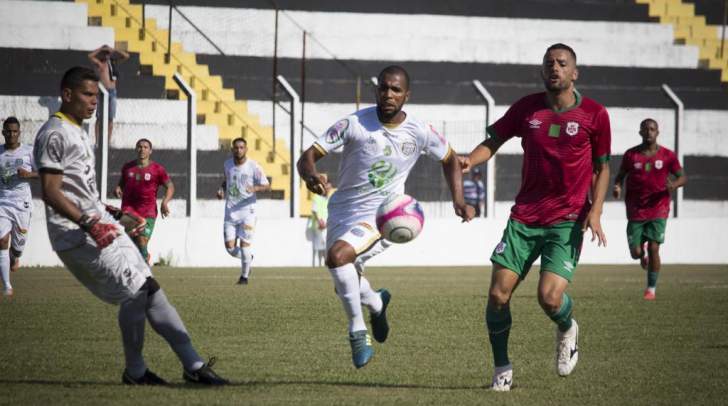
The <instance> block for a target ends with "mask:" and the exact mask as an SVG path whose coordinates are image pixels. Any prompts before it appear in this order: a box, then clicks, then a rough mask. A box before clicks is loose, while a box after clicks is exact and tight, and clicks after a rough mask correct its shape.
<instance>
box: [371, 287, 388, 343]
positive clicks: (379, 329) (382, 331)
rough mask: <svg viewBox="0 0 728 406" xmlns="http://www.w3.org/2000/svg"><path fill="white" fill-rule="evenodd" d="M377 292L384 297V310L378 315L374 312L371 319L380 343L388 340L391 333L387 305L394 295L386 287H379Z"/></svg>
mask: <svg viewBox="0 0 728 406" xmlns="http://www.w3.org/2000/svg"><path fill="white" fill-rule="evenodd" d="M377 292H379V295H380V296H381V297H382V310H381V311H380V312H379V314H377V315H374V314H372V315H371V319H370V321H371V323H372V335H373V336H374V339H375V340H377V342H379V343H383V342H385V341H387V336H388V335H389V323H387V307H388V306H389V301H390V300H391V299H392V295H391V294H390V293H389V291H388V290H387V289H385V288H382V289H379V290H378V291H377Z"/></svg>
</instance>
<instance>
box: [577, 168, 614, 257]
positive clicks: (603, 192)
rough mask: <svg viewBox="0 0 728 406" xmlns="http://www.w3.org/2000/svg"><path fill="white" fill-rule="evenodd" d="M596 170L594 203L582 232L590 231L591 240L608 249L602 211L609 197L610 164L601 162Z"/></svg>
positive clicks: (593, 192)
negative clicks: (603, 228) (605, 200)
mask: <svg viewBox="0 0 728 406" xmlns="http://www.w3.org/2000/svg"><path fill="white" fill-rule="evenodd" d="M594 170H595V175H596V179H595V180H594V183H593V186H592V197H593V199H594V201H593V202H592V207H591V210H589V214H588V215H587V217H586V220H585V221H584V224H583V226H582V228H581V230H582V232H584V231H586V230H587V229H590V230H591V237H592V238H591V240H592V241H594V240H595V239H596V240H598V242H597V246H602V245H603V246H605V247H606V246H607V236H606V235H604V231H603V230H602V223H601V218H602V209H603V207H604V199H605V198H606V196H607V189H609V163H608V162H600V163H598V164H595V168H594Z"/></svg>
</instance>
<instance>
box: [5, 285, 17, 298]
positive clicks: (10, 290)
mask: <svg viewBox="0 0 728 406" xmlns="http://www.w3.org/2000/svg"><path fill="white" fill-rule="evenodd" d="M14 294H15V291H14V290H13V288H7V289H4V290H3V296H5V297H7V298H8V299H10V298H12V297H13V295H14Z"/></svg>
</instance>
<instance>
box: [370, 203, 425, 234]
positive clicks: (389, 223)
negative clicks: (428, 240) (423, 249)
mask: <svg viewBox="0 0 728 406" xmlns="http://www.w3.org/2000/svg"><path fill="white" fill-rule="evenodd" d="M424 224H425V213H424V212H423V211H422V206H420V203H419V202H418V201H417V200H415V199H414V198H413V197H412V196H408V195H390V196H389V197H388V198H387V199H386V200H384V201H383V202H382V204H381V205H380V206H379V209H378V210H377V229H378V230H379V233H380V234H381V235H382V237H384V238H385V239H386V240H388V241H391V242H393V243H397V244H403V243H406V242H409V241H412V240H414V239H415V237H417V236H418V235H419V234H420V231H422V226H424Z"/></svg>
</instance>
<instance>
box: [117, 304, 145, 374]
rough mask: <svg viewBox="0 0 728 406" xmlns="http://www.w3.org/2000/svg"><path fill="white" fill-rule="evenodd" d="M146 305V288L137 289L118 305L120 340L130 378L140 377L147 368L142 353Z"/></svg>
mask: <svg viewBox="0 0 728 406" xmlns="http://www.w3.org/2000/svg"><path fill="white" fill-rule="evenodd" d="M146 307H147V291H146V290H143V291H139V292H138V293H137V295H136V296H135V297H134V298H133V299H131V300H127V301H125V302H124V303H122V304H121V305H120V306H119V328H120V329H121V341H122V342H123V344H124V358H125V360H126V370H127V373H128V374H129V375H131V377H132V378H140V377H141V376H142V375H144V372H145V371H146V370H147V365H146V364H145V363H144V356H143V355H142V348H143V347H144V325H145V324H146V314H145V309H146Z"/></svg>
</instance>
